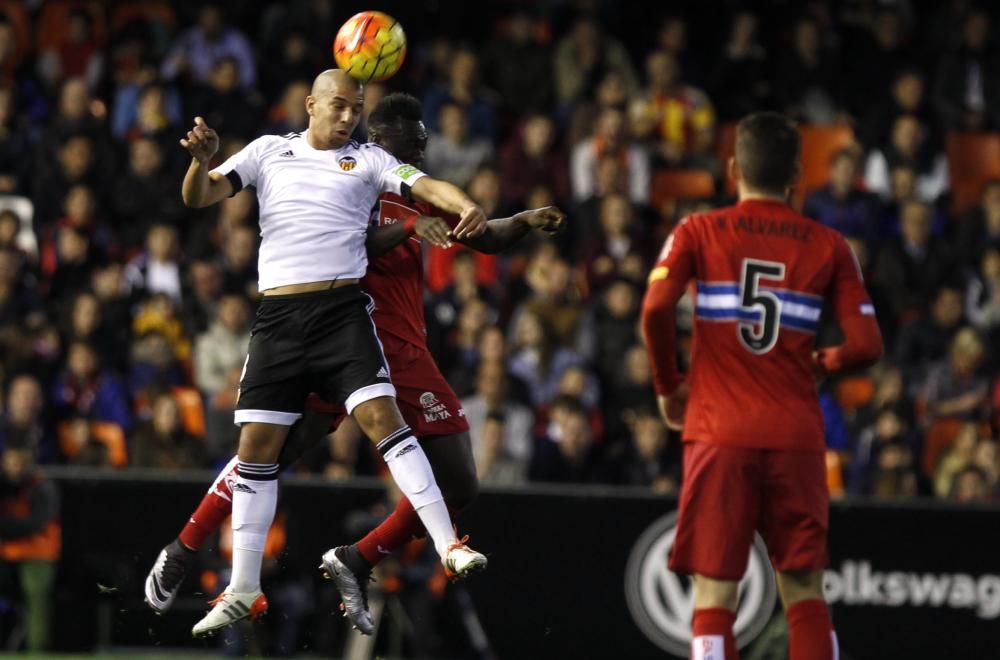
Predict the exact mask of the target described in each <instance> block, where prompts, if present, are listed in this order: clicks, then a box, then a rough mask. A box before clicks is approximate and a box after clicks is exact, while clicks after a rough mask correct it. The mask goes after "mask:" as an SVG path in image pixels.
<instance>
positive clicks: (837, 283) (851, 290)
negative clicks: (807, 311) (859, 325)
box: [829, 237, 875, 320]
mask: <svg viewBox="0 0 1000 660" xmlns="http://www.w3.org/2000/svg"><path fill="white" fill-rule="evenodd" d="M833 267H834V271H833V281H832V282H831V291H830V294H829V298H830V301H831V302H832V303H833V309H834V313H835V314H836V316H837V319H838V320H843V319H846V318H849V317H852V316H874V315H875V307H874V306H873V305H872V302H871V299H870V298H869V297H868V291H866V290H865V281H864V276H863V275H862V274H861V264H859V263H858V260H857V257H855V256H854V251H853V250H851V246H850V245H848V244H847V241H846V240H844V239H843V237H839V238H838V240H837V244H836V248H835V249H834V253H833Z"/></svg>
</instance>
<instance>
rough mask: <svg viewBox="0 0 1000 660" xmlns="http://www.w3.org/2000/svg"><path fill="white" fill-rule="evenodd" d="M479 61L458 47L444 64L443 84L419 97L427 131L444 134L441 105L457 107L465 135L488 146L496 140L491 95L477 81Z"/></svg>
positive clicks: (492, 96)
mask: <svg viewBox="0 0 1000 660" xmlns="http://www.w3.org/2000/svg"><path fill="white" fill-rule="evenodd" d="M478 70H479V58H478V56H477V55H476V53H474V52H473V51H471V50H468V49H465V48H459V49H456V50H454V51H453V52H452V53H451V56H450V59H449V61H448V72H447V76H448V77H447V81H446V82H445V83H444V84H439V85H435V86H433V87H432V88H431V89H430V90H429V91H428V92H427V94H426V95H425V96H424V98H423V104H424V117H425V123H426V124H427V130H429V131H431V132H432V133H445V132H446V129H445V126H444V119H445V115H444V113H443V112H442V111H443V109H444V106H445V105H446V104H449V103H453V104H455V105H458V106H459V107H460V108H461V109H462V110H463V111H464V112H463V114H464V115H465V117H466V120H467V122H468V129H467V130H468V135H469V136H470V137H471V138H473V139H477V140H485V141H487V143H491V142H492V140H494V139H495V138H496V134H497V126H496V117H495V110H494V106H495V104H496V103H495V100H494V93H493V92H492V91H491V90H488V89H486V88H485V87H483V86H482V84H481V83H480V82H479V72H478Z"/></svg>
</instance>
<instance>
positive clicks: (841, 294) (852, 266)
mask: <svg viewBox="0 0 1000 660" xmlns="http://www.w3.org/2000/svg"><path fill="white" fill-rule="evenodd" d="M833 266H834V275H833V280H832V282H831V284H830V293H829V298H830V300H831V301H832V302H833V309H834V313H835V314H836V316H837V322H838V323H840V328H841V330H842V331H843V333H844V342H843V343H842V344H840V345H838V346H830V347H827V348H821V349H819V350H818V351H816V354H815V356H814V358H815V360H816V364H817V365H818V366H819V367H820V368H821V369H822V370H823V372H825V373H833V372H835V371H840V370H842V369H849V368H851V367H861V366H866V365H869V364H873V363H874V362H876V361H878V359H879V358H880V357H882V333H881V331H880V330H879V327H878V322H877V321H876V319H875V308H874V306H872V302H871V300H870V299H869V298H868V292H867V291H866V290H865V283H864V279H863V277H862V275H861V267H860V266H859V265H858V261H857V259H855V258H854V254H853V253H852V252H851V248H850V246H849V245H848V244H847V241H845V240H840V241H839V242H838V244H837V249H836V252H835V253H834V264H833Z"/></svg>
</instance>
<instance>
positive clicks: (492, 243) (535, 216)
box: [459, 206, 566, 254]
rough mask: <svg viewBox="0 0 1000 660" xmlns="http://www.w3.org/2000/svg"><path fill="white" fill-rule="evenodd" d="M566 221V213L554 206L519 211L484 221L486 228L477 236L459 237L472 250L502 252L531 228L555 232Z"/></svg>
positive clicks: (491, 252) (548, 232)
mask: <svg viewBox="0 0 1000 660" xmlns="http://www.w3.org/2000/svg"><path fill="white" fill-rule="evenodd" d="M565 223H566V214H565V213H563V212H562V211H561V210H559V209H558V208H556V207H555V206H545V207H542V208H539V209H531V210H528V211H521V212H520V213H516V214H514V215H513V216H511V217H509V218H496V219H493V220H490V221H489V222H487V223H486V230H485V231H484V232H483V233H482V234H479V235H477V236H467V237H466V238H461V239H459V242H460V243H463V244H465V245H467V246H469V247H470V248H472V249H473V250H476V251H478V252H484V253H486V254H496V253H497V252H503V251H504V250H506V249H507V248H509V247H510V246H511V245H513V244H514V243H516V242H518V241H519V240H521V239H522V238H524V236H525V235H526V234H527V233H528V232H530V231H531V230H532V229H539V230H541V231H544V232H545V233H547V234H556V233H558V232H559V231H560V230H561V229H562V228H563V225H564V224H565Z"/></svg>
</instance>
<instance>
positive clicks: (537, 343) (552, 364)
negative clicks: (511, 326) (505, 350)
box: [509, 309, 580, 406]
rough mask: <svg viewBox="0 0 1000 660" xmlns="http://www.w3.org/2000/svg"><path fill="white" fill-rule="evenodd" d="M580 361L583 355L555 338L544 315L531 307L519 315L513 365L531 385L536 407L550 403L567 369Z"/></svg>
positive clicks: (511, 359)
mask: <svg viewBox="0 0 1000 660" xmlns="http://www.w3.org/2000/svg"><path fill="white" fill-rule="evenodd" d="M579 364H580V357H579V356H578V355H576V353H574V352H573V351H571V350H570V349H568V348H565V347H563V346H560V345H559V344H558V343H557V342H556V341H555V339H554V338H553V334H552V330H551V329H550V328H549V327H548V325H547V324H546V322H545V320H544V319H543V318H542V317H540V316H538V315H537V314H536V313H535V312H533V311H531V310H528V309H525V310H523V311H522V312H521V313H520V314H519V315H518V318H517V321H516V325H515V330H514V338H513V340H512V341H511V358H510V362H509V368H510V372H511V374H513V375H514V376H517V377H518V378H520V379H521V380H523V381H524V382H525V383H526V384H527V385H528V388H529V390H530V392H531V401H532V404H533V405H534V406H541V405H544V404H546V403H548V402H549V401H550V400H551V399H552V397H554V396H555V395H556V392H557V390H558V388H559V381H560V379H561V378H562V375H563V372H564V371H565V370H567V369H569V368H570V367H574V366H577V365H579Z"/></svg>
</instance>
